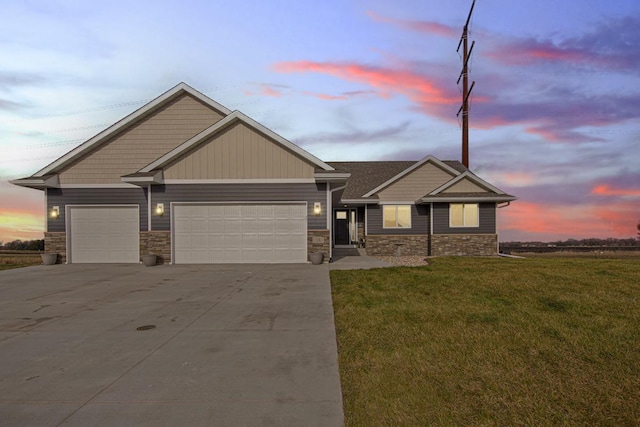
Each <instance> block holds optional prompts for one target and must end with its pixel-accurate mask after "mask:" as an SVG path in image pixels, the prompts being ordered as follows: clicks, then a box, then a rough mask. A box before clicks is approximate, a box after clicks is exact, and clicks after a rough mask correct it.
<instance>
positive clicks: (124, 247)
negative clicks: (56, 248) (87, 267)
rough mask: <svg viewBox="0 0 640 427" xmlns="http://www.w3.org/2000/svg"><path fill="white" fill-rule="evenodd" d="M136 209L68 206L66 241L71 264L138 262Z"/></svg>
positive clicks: (138, 244)
mask: <svg viewBox="0 0 640 427" xmlns="http://www.w3.org/2000/svg"><path fill="white" fill-rule="evenodd" d="M138 212H139V208H138V206H71V207H69V212H68V215H69V218H68V223H67V224H68V227H69V228H68V230H67V232H68V238H69V239H70V241H71V243H70V245H69V249H70V254H68V258H69V260H68V261H69V262H71V263H74V264H76V263H120V262H123V263H137V262H139V261H140V237H139V230H140V228H139V219H138V218H139V214H138Z"/></svg>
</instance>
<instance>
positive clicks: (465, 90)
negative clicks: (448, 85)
mask: <svg viewBox="0 0 640 427" xmlns="http://www.w3.org/2000/svg"><path fill="white" fill-rule="evenodd" d="M475 5H476V0H473V3H471V10H469V16H468V17H467V22H466V23H465V24H464V28H463V29H462V37H460V42H459V43H458V49H457V50H456V52H460V45H462V71H461V72H460V76H459V77H458V82H457V84H460V79H462V106H461V107H460V109H459V110H458V114H456V116H458V117H459V116H460V113H462V164H463V165H465V166H466V167H467V168H468V167H469V96H470V95H471V91H472V90H473V86H474V85H475V84H476V82H475V81H474V82H472V83H471V87H469V59H470V58H471V53H472V52H473V46H475V44H476V42H475V41H473V42H472V43H471V48H470V49H469V21H470V20H471V14H472V13H473V7H474V6H475Z"/></svg>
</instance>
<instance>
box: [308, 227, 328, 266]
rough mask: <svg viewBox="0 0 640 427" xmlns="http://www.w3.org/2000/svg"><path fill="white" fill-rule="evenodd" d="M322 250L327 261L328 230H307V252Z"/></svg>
mask: <svg viewBox="0 0 640 427" xmlns="http://www.w3.org/2000/svg"><path fill="white" fill-rule="evenodd" d="M313 252H322V253H323V254H324V261H325V262H328V261H329V230H307V254H311V253H313Z"/></svg>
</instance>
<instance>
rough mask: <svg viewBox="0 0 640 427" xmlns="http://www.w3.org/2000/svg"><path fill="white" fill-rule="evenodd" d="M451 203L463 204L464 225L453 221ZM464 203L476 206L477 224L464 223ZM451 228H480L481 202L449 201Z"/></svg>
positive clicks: (463, 217)
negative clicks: (454, 223) (455, 223)
mask: <svg viewBox="0 0 640 427" xmlns="http://www.w3.org/2000/svg"><path fill="white" fill-rule="evenodd" d="M451 205H462V223H463V224H462V225H453V224H452V223H451ZM464 205H475V206H476V222H477V225H465V224H464V219H465V216H464ZM496 214H497V213H496ZM496 216H497V215H496ZM449 228H480V204H479V203H449Z"/></svg>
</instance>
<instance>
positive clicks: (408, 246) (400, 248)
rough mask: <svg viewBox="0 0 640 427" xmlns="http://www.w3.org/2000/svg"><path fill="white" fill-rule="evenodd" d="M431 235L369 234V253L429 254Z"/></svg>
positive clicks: (367, 247)
mask: <svg viewBox="0 0 640 427" xmlns="http://www.w3.org/2000/svg"><path fill="white" fill-rule="evenodd" d="M428 248H429V236H426V235H406V236H401V235H378V234H369V235H368V236H367V243H366V249H367V255H381V256H397V255H403V256H404V255H419V256H427V251H428Z"/></svg>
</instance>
